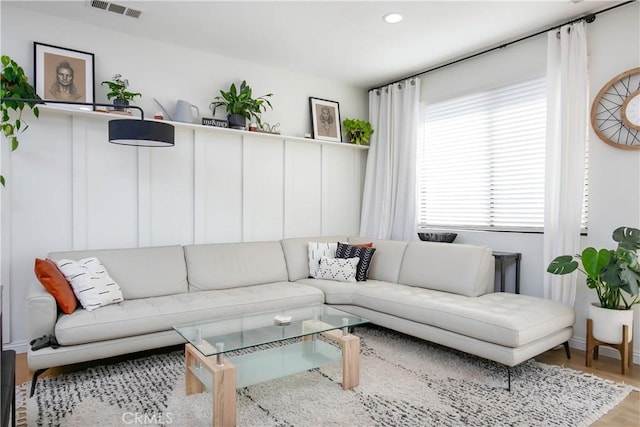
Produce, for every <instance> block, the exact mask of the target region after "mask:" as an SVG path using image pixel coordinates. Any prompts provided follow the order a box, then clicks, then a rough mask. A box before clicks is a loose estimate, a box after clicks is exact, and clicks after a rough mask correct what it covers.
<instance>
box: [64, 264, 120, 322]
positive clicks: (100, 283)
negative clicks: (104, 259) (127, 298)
mask: <svg viewBox="0 0 640 427" xmlns="http://www.w3.org/2000/svg"><path fill="white" fill-rule="evenodd" d="M56 265H57V266H58V268H59V269H60V271H61V272H62V274H64V277H65V278H66V279H67V280H68V281H69V283H71V287H72V288H73V293H74V294H76V296H77V297H78V299H79V300H80V304H82V307H83V308H84V309H85V310H87V311H93V310H96V309H98V308H100V307H104V306H106V305H109V304H116V303H119V302H122V291H121V290H120V286H118V284H117V283H116V282H115V280H113V279H112V278H111V276H109V273H108V272H107V270H106V269H105V268H104V265H102V263H101V262H100V260H99V259H98V258H96V257H89V258H83V259H81V260H79V261H74V260H71V259H60V260H58V261H56Z"/></svg>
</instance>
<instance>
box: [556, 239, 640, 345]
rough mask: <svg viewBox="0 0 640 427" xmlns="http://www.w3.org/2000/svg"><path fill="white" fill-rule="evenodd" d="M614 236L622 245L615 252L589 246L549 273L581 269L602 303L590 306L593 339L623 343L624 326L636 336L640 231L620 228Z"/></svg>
mask: <svg viewBox="0 0 640 427" xmlns="http://www.w3.org/2000/svg"><path fill="white" fill-rule="evenodd" d="M612 237H613V240H614V241H615V242H618V247H617V248H616V249H615V250H613V249H600V250H598V249H595V248H592V247H589V248H586V249H585V250H584V251H582V254H581V255H575V256H572V255H562V256H559V257H557V258H556V259H554V260H553V261H552V262H551V264H549V267H548V268H547V271H548V272H549V273H552V274H569V273H572V272H574V271H575V270H576V269H579V270H580V271H581V272H583V273H584V274H585V275H586V276H587V282H586V284H587V286H588V287H589V288H590V289H595V291H596V294H597V295H598V300H599V302H600V304H599V305H598V304H596V303H593V304H590V305H589V312H588V316H589V317H588V318H589V319H592V320H593V337H594V338H595V339H596V340H598V341H602V342H606V343H610V344H620V343H621V342H622V333H621V331H622V325H628V327H629V340H630V339H631V337H632V336H633V333H632V332H633V331H632V326H633V310H632V306H633V305H635V304H639V303H640V297H639V295H638V294H639V288H638V285H639V284H640V265H639V264H638V253H637V250H638V249H640V230H638V229H637V228H631V227H619V228H617V229H616V230H615V231H614V232H613V236H612ZM578 261H580V263H581V264H582V268H580V265H579V262H578ZM625 295H628V296H625Z"/></svg>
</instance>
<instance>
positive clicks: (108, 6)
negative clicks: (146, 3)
mask: <svg viewBox="0 0 640 427" xmlns="http://www.w3.org/2000/svg"><path fill="white" fill-rule="evenodd" d="M90 4H91V6H92V7H95V8H97V9H102V10H104V11H109V12H113V13H117V14H118V15H126V16H130V17H131V18H140V15H141V14H142V11H141V10H137V9H132V8H130V7H127V6H123V5H121V4H117V3H112V2H108V1H100V0H91V2H90Z"/></svg>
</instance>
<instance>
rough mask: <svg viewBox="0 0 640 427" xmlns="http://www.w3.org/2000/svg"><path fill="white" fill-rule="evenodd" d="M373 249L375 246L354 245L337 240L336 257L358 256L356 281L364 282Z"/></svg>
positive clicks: (374, 249)
mask: <svg viewBox="0 0 640 427" xmlns="http://www.w3.org/2000/svg"><path fill="white" fill-rule="evenodd" d="M375 251H376V248H363V247H362V246H354V245H348V244H346V243H341V242H338V248H337V249H336V258H355V257H358V258H360V262H358V268H357V271H356V281H358V282H364V281H365V280H367V273H368V271H369V266H370V265H371V258H373V254H374V252H375Z"/></svg>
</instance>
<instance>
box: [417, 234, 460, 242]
mask: <svg viewBox="0 0 640 427" xmlns="http://www.w3.org/2000/svg"><path fill="white" fill-rule="evenodd" d="M457 236H458V233H418V237H419V238H420V240H422V241H424V242H440V243H451V242H453V241H454V240H456V237H457Z"/></svg>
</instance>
